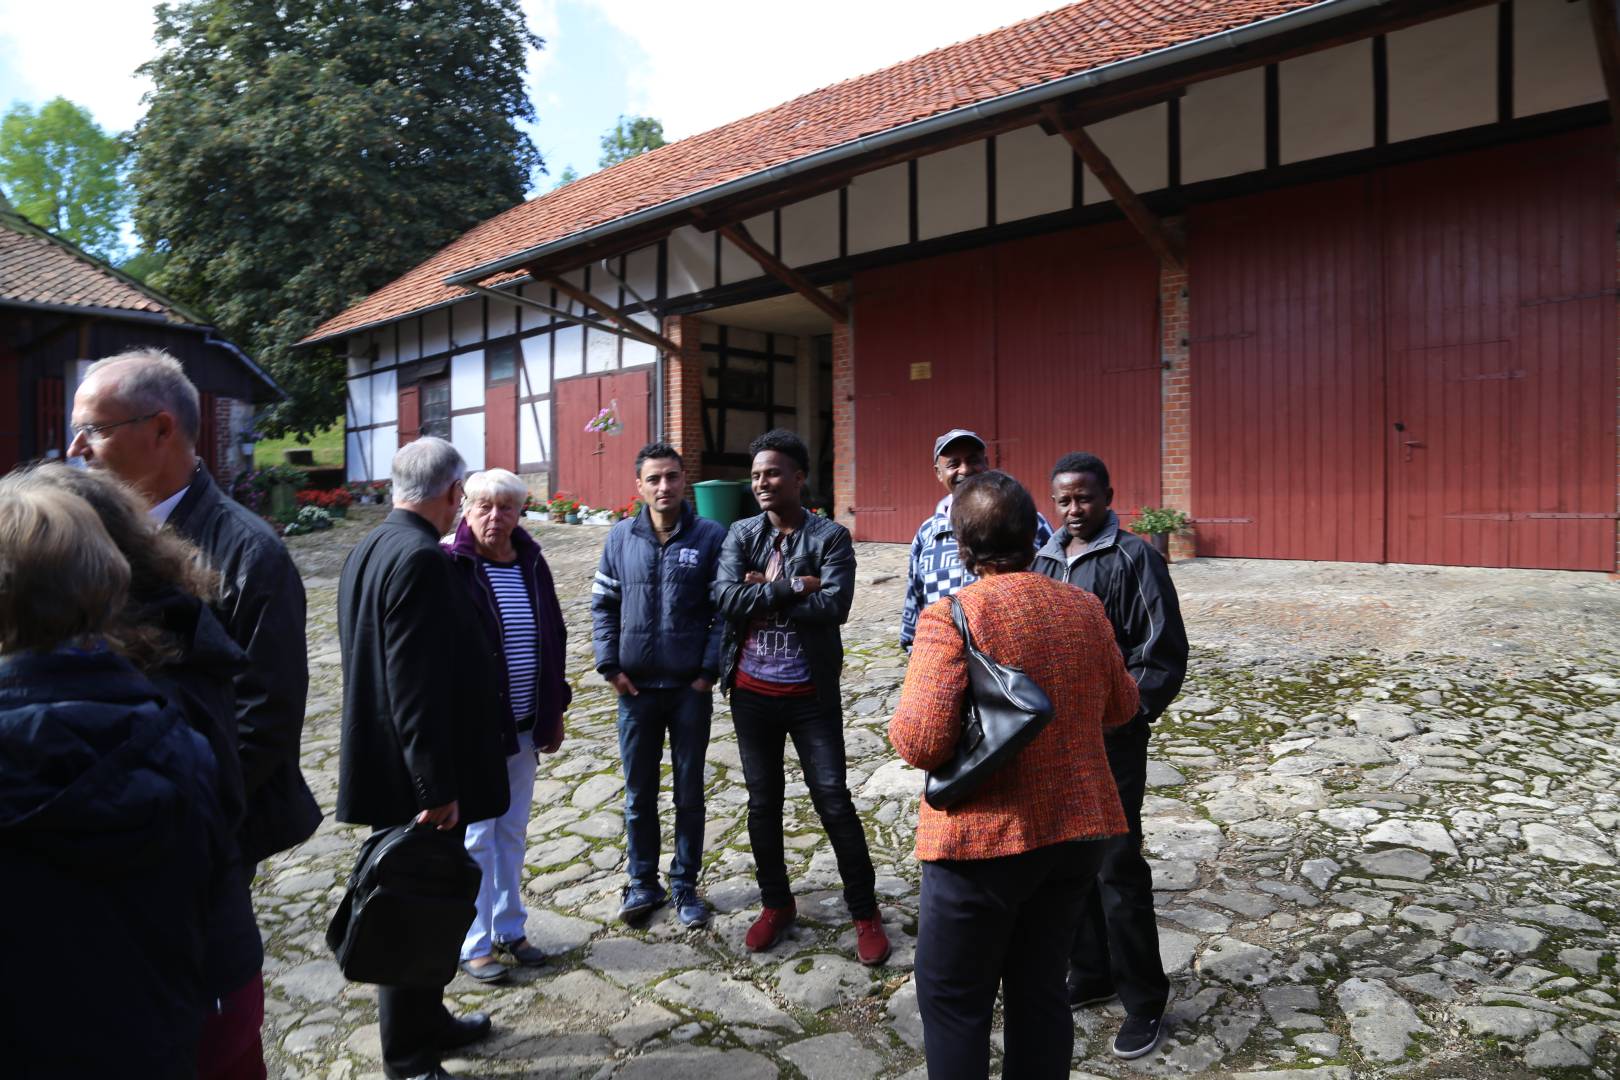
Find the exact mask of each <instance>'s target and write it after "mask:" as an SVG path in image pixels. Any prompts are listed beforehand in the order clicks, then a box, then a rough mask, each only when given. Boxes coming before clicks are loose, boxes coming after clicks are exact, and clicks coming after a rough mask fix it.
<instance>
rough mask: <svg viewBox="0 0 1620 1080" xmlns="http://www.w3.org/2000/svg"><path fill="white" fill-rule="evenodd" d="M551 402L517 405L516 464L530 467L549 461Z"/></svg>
mask: <svg viewBox="0 0 1620 1080" xmlns="http://www.w3.org/2000/svg"><path fill="white" fill-rule="evenodd" d="M550 443H551V402H549V401H536V402H532V403H530V404H527V405H523V404H520V405H518V463H519V464H520V465H532V464H536V463H540V462H547V461H550V460H551V455H550V454H549V453H547V448H548V447H549V446H550Z"/></svg>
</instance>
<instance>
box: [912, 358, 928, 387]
mask: <svg viewBox="0 0 1620 1080" xmlns="http://www.w3.org/2000/svg"><path fill="white" fill-rule="evenodd" d="M933 377H934V365H933V364H932V363H931V362H930V361H927V360H923V361H921V362H919V363H916V364H912V365H911V381H912V382H916V381H917V380H919V379H932V378H933Z"/></svg>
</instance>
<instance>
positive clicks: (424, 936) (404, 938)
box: [326, 825, 482, 987]
mask: <svg viewBox="0 0 1620 1080" xmlns="http://www.w3.org/2000/svg"><path fill="white" fill-rule="evenodd" d="M481 876H482V875H481V873H480V871H479V869H478V864H477V863H476V862H474V861H473V858H472V856H471V855H468V854H467V849H466V847H465V846H464V845H463V842H462V834H461V831H460V830H459V829H457V830H451V831H448V832H441V831H440V830H438V829H435V828H434V827H432V826H431V825H398V826H395V827H394V828H391V829H383V830H381V831H379V832H374V833H372V834H371V835H370V836H368V837H366V840H365V843H363V844H361V845H360V858H359V860H358V861H357V862H356V863H355V867H354V873H352V874H351V875H350V876H349V891H348V892H346V893H345V894H344V895H343V901H342V903H340V904H339V905H338V909H337V911H336V913H334V914H333V916H332V923H331V925H330V926H328V927H327V928H326V944H327V945H328V946H330V947H331V949H332V952H333V953H334V954H336V956H337V962H338V966H339V967H340V968H342V969H343V974H344V975H345V976H346V977H347V978H348V979H350V980H351V981H353V982H364V983H377V984H379V985H381V986H417V987H438V986H443V985H444V984H445V983H448V982H449V981H450V980H451V979H452V978H454V977H455V974H456V961H457V960H458V959H459V958H460V955H461V942H462V939H463V938H465V937H466V936H467V927H469V926H471V925H472V921H473V915H474V913H475V912H476V910H477V900H478V882H479V878H480V877H481Z"/></svg>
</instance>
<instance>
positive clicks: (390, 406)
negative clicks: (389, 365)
mask: <svg viewBox="0 0 1620 1080" xmlns="http://www.w3.org/2000/svg"><path fill="white" fill-rule="evenodd" d="M398 422H399V372H397V371H380V372H378V373H377V374H375V375H373V376H372V377H371V423H373V424H394V423H398Z"/></svg>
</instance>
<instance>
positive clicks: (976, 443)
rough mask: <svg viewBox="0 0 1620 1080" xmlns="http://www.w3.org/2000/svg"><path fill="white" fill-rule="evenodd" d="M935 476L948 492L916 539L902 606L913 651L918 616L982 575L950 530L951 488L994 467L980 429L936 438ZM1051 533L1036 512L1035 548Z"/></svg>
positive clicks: (906, 643)
mask: <svg viewBox="0 0 1620 1080" xmlns="http://www.w3.org/2000/svg"><path fill="white" fill-rule="evenodd" d="M933 460H934V476H935V477H937V478H938V479H939V482H940V484H941V485H942V486H943V487H944V488H945V497H944V498H943V499H941V500H939V505H937V506H935V507H934V516H933V517H931V518H929V519H928V520H927V521H925V522H923V523H922V526H921V527H920V528H918V530H917V536H916V539H914V540H912V541H911V562H910V565H909V571H908V573H907V584H906V604H905V607H904V608H902V609H901V611H900V647H901V648H902V649H904V650H906V651H907V652H910V651H911V641H912V638H914V637H915V636H916V634H917V616H918V615H920V614H922V610H923V608H925V607H927V606H928V605H929V604H932V603H933V602H934V601H935V600H939V599H942V598H943V597H947V596H950V595H951V594H952V593H955V592H957V591H958V590H960V589H961V588H962V587H963V586H965V585H971V584H972V583H973V582H974V581H977V580H978V578H977V577H976V576H975V575H974V574H973V573H972V572H970V571H969V570H968V568H967V567H965V566H963V565H962V562H961V560H960V559H958V558H957V557H956V536H955V534H954V533H952V532H951V492H953V491H955V490H956V485H958V484H960V483H961V482H962V481H963V480H966V479H967V478H968V477H970V476H975V475H977V474H978V473H982V472H984V471H985V470H986V469H988V468H989V467H990V460H989V458H988V457H986V456H985V442H984V440H983V439H981V438H980V437H979V434H978V432H975V431H969V430H968V429H967V428H952V429H951V430H949V431H947V432H946V433H945V434H943V435H941V436H940V437H939V438H937V439H935V440H934V459H933ZM1051 535H1052V526H1051V525H1049V524H1047V522H1046V518H1045V517H1043V516H1041V515H1039V514H1037V515H1036V519H1035V550H1037V551H1039V550H1040V549H1041V546H1042V545H1044V544H1045V543H1046V541H1047V540H1048V539H1050V538H1051Z"/></svg>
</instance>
